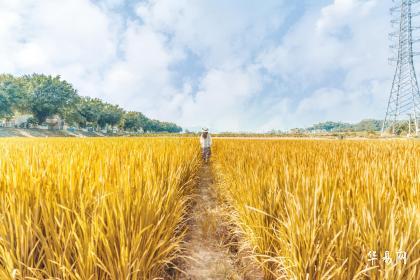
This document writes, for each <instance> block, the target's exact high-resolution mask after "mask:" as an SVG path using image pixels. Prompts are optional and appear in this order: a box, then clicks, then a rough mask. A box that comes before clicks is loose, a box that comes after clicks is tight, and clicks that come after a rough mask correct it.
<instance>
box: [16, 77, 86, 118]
mask: <svg viewBox="0 0 420 280" xmlns="http://www.w3.org/2000/svg"><path fill="white" fill-rule="evenodd" d="M24 79H25V80H26V81H27V83H26V86H27V88H28V91H29V92H30V97H29V107H30V110H31V112H32V114H33V115H34V117H35V118H36V119H37V120H38V122H39V123H42V122H44V121H45V120H46V119H47V118H48V117H50V116H53V115H56V114H57V115H59V116H60V117H64V116H65V115H66V114H67V113H68V112H69V111H71V109H72V107H73V106H75V104H76V103H77V102H78V99H79V96H78V95H77V91H76V90H75V89H74V88H73V86H72V85H71V84H69V83H68V82H66V81H63V80H61V78H60V76H56V77H52V76H45V75H37V74H34V75H32V76H26V77H24Z"/></svg>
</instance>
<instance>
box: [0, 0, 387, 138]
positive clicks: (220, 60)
mask: <svg viewBox="0 0 420 280" xmlns="http://www.w3.org/2000/svg"><path fill="white" fill-rule="evenodd" d="M391 4H392V1H391V0H389V1H387V0H380V1H379V0H328V1H327V0H306V1H297V0H296V1H290V0H289V1H286V0H264V1H256V0H231V1H226V0H211V1H210V0H177V1H174V0H143V1H135V0H103V1H101V0H91V1H89V0H57V1H48V0H14V1H9V0H0V18H1V19H2V23H1V25H0V41H1V42H2V44H1V45H0V61H1V63H0V72H7V73H13V74H17V75H19V74H26V73H33V72H37V73H46V74H54V75H55V74H59V75H61V76H62V77H63V78H64V79H66V80H68V81H70V82H71V83H73V84H74V86H75V87H76V88H77V89H78V90H79V93H80V94H81V95H86V96H93V97H100V98H102V99H104V100H106V101H108V102H112V103H116V104H119V105H121V106H122V107H124V108H126V109H128V110H138V111H141V112H144V113H145V114H146V115H148V116H150V117H152V118H158V119H162V120H167V121H173V122H176V123H178V124H180V125H182V126H183V127H186V128H188V127H202V126H207V127H210V128H211V129H212V130H218V131H228V130H229V131H268V130H271V129H282V130H284V129H290V128H293V127H305V126H309V125H311V124H313V123H316V122H320V121H326V120H334V121H345V122H355V121H359V120H361V119H364V118H380V119H381V118H383V115H384V111H385V106H386V100H387V98H388V93H389V88H390V86H391V78H392V74H393V68H392V66H391V65H389V64H388V61H387V59H388V57H389V56H390V53H389V49H388V45H389V41H388V36H387V34H388V32H389V31H390V24H389V20H390V18H389V17H390V16H389V12H388V10H389V8H390V6H391Z"/></svg>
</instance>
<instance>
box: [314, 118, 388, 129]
mask: <svg viewBox="0 0 420 280" xmlns="http://www.w3.org/2000/svg"><path fill="white" fill-rule="evenodd" d="M381 129H382V121H380V120H374V119H365V120H362V121H361V122H359V123H356V124H351V123H343V122H332V121H328V122H321V123H318V124H314V125H313V126H311V127H308V128H307V129H306V130H307V131H311V132H313V131H323V132H359V131H372V132H375V131H380V130H381Z"/></svg>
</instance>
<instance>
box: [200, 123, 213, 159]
mask: <svg viewBox="0 0 420 280" xmlns="http://www.w3.org/2000/svg"><path fill="white" fill-rule="evenodd" d="M200 144H201V155H202V157H203V160H204V162H205V163H207V162H208V161H209V159H210V156H211V136H210V134H209V130H208V128H203V133H202V134H201V136H200Z"/></svg>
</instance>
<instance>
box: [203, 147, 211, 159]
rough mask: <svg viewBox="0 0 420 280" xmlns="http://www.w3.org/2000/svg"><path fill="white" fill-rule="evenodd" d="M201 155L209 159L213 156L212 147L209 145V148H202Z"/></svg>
mask: <svg viewBox="0 0 420 280" xmlns="http://www.w3.org/2000/svg"><path fill="white" fill-rule="evenodd" d="M201 156H202V158H203V160H204V161H207V160H209V159H210V156H211V148H210V147H208V148H202V149H201Z"/></svg>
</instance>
